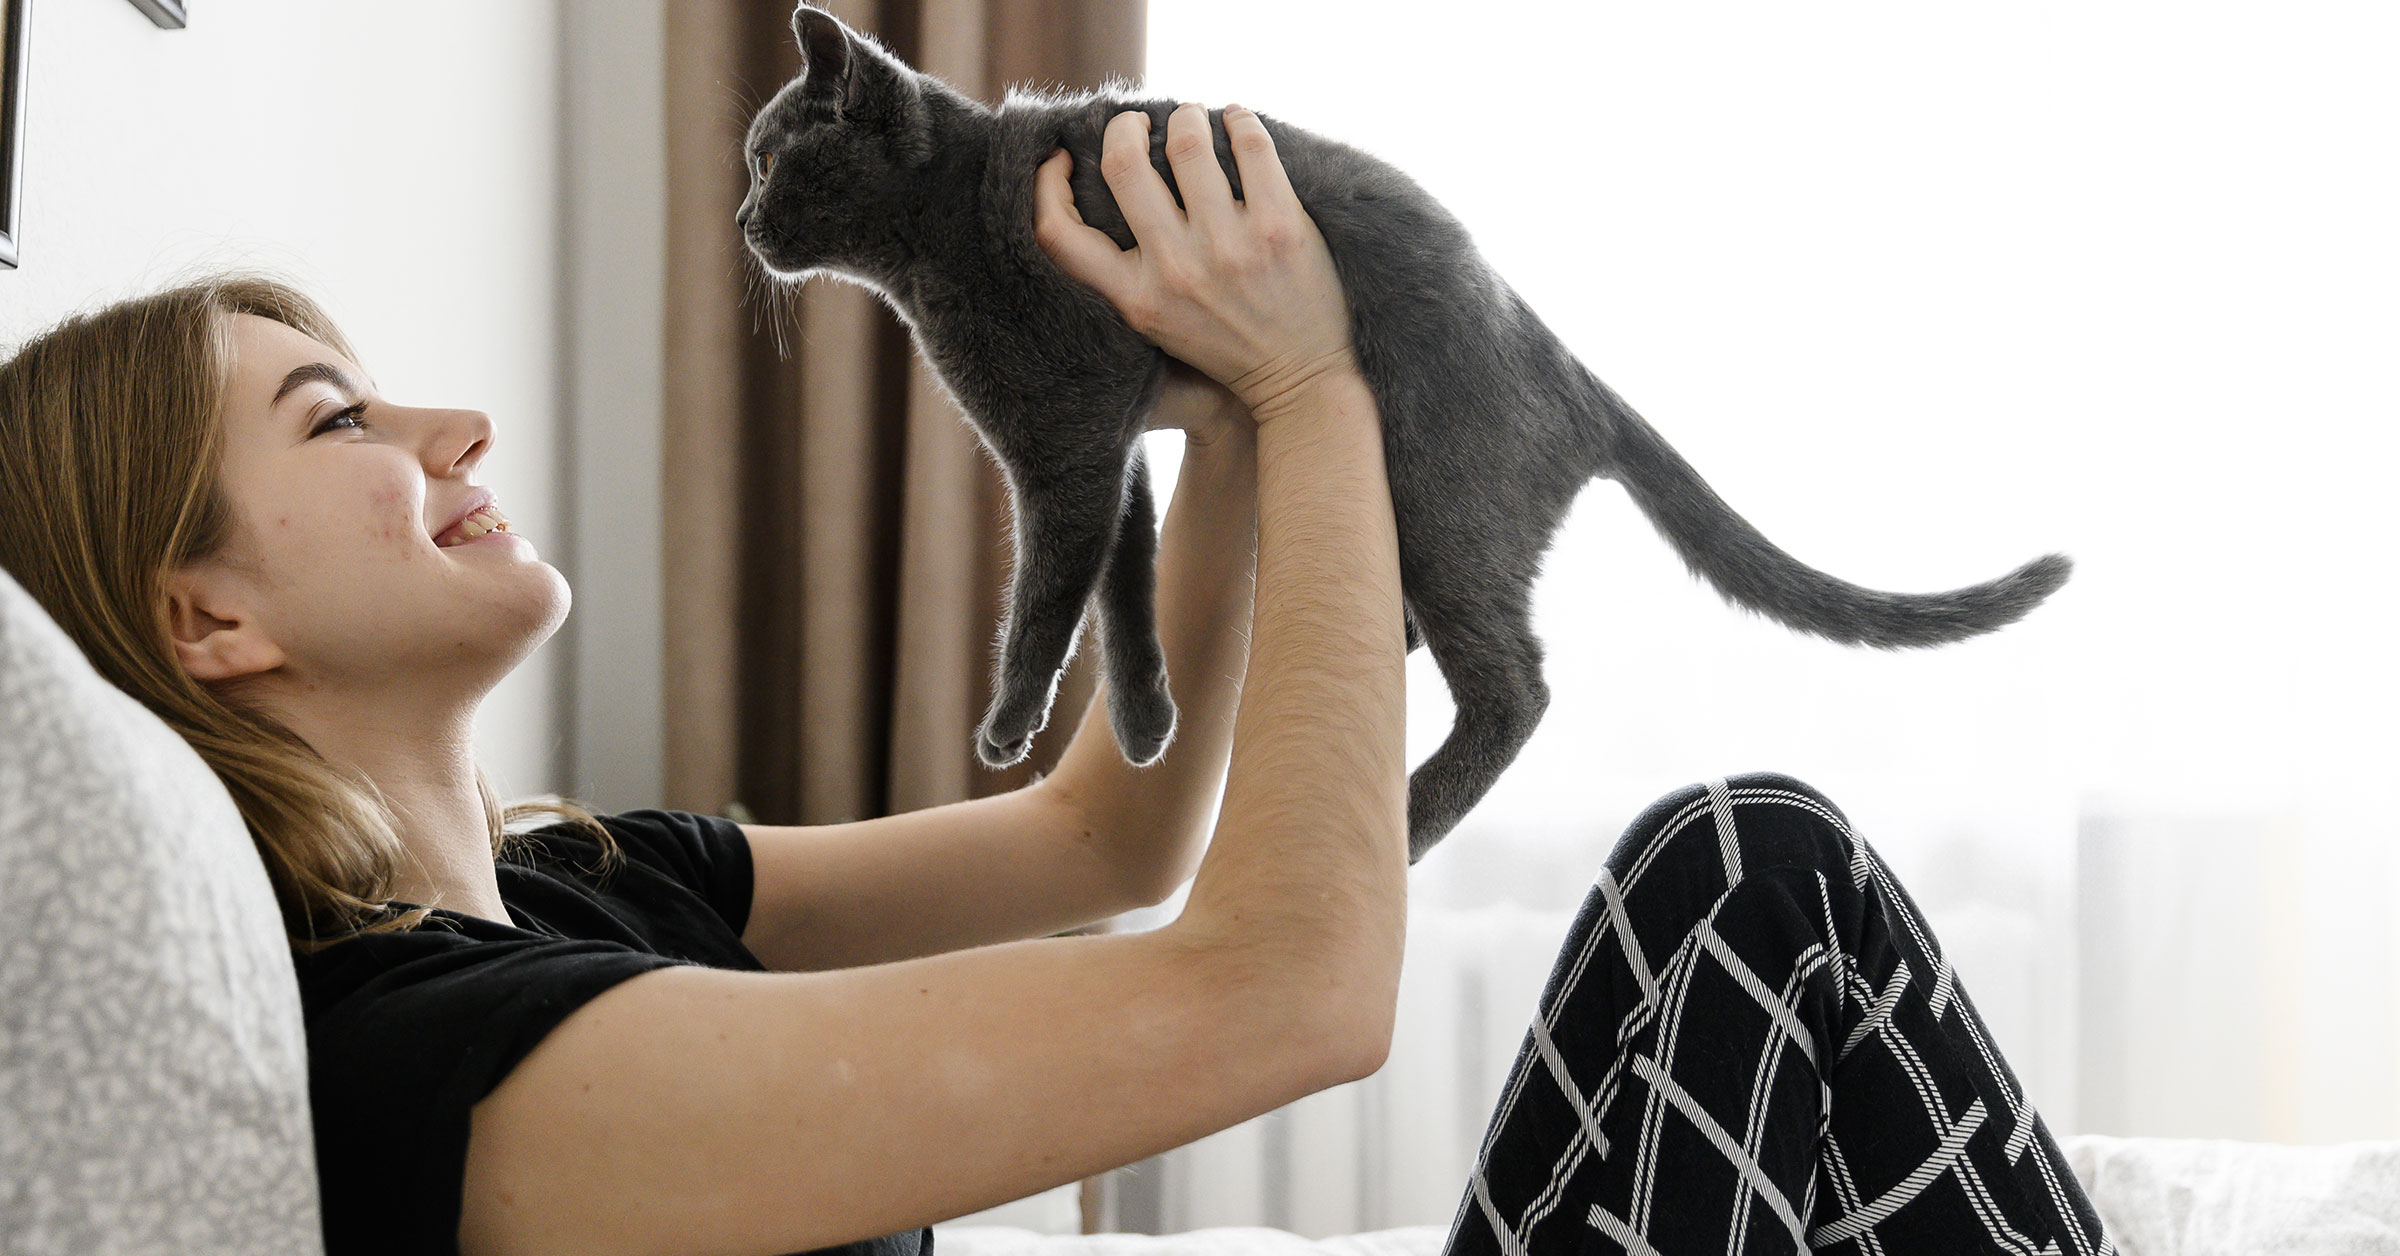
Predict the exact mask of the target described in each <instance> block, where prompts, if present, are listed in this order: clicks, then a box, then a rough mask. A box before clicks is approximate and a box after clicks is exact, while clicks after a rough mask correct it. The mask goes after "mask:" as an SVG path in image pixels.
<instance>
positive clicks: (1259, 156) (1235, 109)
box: [1175, 105, 1300, 210]
mask: <svg viewBox="0 0 2400 1256" xmlns="http://www.w3.org/2000/svg"><path fill="white" fill-rule="evenodd" d="M1225 138H1226V139H1227V140H1229V141H1231V143H1232V145H1233V166H1234V169H1236V170H1239V171H1241V172H1242V201H1243V203H1244V204H1246V205H1248V206H1249V207H1250V208H1251V209H1254V210H1255V209H1270V208H1271V209H1276V210H1282V209H1287V208H1297V207H1298V206H1299V204H1300V198H1299V197H1298V196H1297V195H1295V194H1294V193H1293V192H1292V183H1291V180H1289V179H1287V178H1285V177H1284V174H1283V163H1282V162H1281V161H1280V160H1278V159H1277V158H1276V156H1275V137H1274V136H1272V135H1269V134H1267V125H1266V124H1265V123H1263V122H1261V121H1259V120H1258V115H1257V114H1255V113H1252V112H1250V111H1249V110H1247V109H1244V108H1243V107H1241V106H1240V105H1227V106H1225ZM1175 177H1176V178H1177V179H1178V180H1180V179H1181V178H1182V177H1183V174H1182V172H1181V171H1180V170H1179V171H1177V172H1176V176H1175Z"/></svg>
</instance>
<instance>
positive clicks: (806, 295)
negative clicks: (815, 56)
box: [660, 0, 1145, 824]
mask: <svg viewBox="0 0 2400 1256" xmlns="http://www.w3.org/2000/svg"><path fill="white" fill-rule="evenodd" d="M825 7H827V8H829V9H831V10H832V11H833V12H834V13H835V14H836V15H837V16H839V17H840V18H841V19H842V20H843V21H844V22H847V23H849V24H850V25H851V26H852V27H853V28H854V29H858V30H863V31H867V32H870V33H872V34H873V35H875V36H876V38H878V39H880V40H882V41H883V42H884V44H885V45H886V46H887V47H889V48H891V49H892V50H893V51H894V52H895V53H897V54H898V55H899V56H900V57H901V58H902V59H904V60H906V61H907V62H908V63H909V64H911V65H913V66H916V67H917V68H918V69H920V70H923V71H925V72H927V73H929V74H933V75H936V76H938V77H940V78H942V79H943V80H945V81H947V82H948V83H949V84H950V85H951V86H953V87H955V88H957V89H959V90H960V91H962V92H965V93H966V94H968V95H970V96H974V97H976V98H978V99H981V100H983V101H985V102H986V103H988V104H997V103H998V100H999V97H1000V95H1001V93H1002V92H1003V91H1004V90H1005V89H1006V88H1007V87H1008V86H1009V85H1011V84H1016V83H1040V84H1046V85H1064V86H1067V87H1096V86H1099V85H1100V83H1101V82H1102V81H1103V80H1105V79H1107V78H1109V77H1112V76H1117V77H1125V78H1137V79H1138V78H1139V77H1140V75H1141V73H1142V47H1143V37H1144V29H1143V28H1144V19H1145V0H833V2H832V3H829V4H827V5H825ZM791 11H792V6H791V4H790V3H788V0H677V3H675V4H672V5H669V6H668V7H667V87H666V92H667V126H668V133H667V165H668V179H669V185H668V191H667V197H668V209H667V216H668V222H667V236H668V238H667V302H666V316H667V336H666V420H665V422H666V458H665V465H664V467H663V468H662V470H661V473H662V475H663V476H664V480H665V515H666V518H667V519H668V520H669V524H668V527H669V530H670V532H669V535H668V536H667V537H666V538H665V542H666V545H667V553H668V561H667V567H666V576H665V600H666V616H667V624H666V642H667V647H666V652H667V659H666V673H667V674H666V689H665V692H666V697H665V701H666V725H667V727H666V746H667V749H666V755H667V763H666V795H667V797H666V800H665V801H664V802H662V803H661V804H660V805H662V806H669V807H677V808H682V809H686V810H694V811H710V812H721V811H723V810H725V809H726V808H727V807H728V806H729V805H730V804H732V803H735V802H739V803H741V804H742V805H743V806H744V807H746V808H747V809H748V810H749V812H750V813H751V814H752V815H753V816H755V817H756V819H757V820H758V821H759V822H762V823H768V824H818V823H827V822H832V821H839V820H847V819H860V818H865V817H868V816H875V815H883V814H887V813H890V812H896V811H907V810H913V809H916V808H919V807H926V806H931V805H935V804H938V803H944V802H951V801H955V800H958V799H961V798H967V797H976V796H982V795H986V794H992V793H997V792H1001V791H1004V790H1008V789H1013V788H1015V787H1017V786H1018V785H1021V784H1023V783H1025V782H1026V781H1028V780H1031V779H1032V777H1033V773H1034V772H1036V771H1041V770H1047V768H1048V767H1049V766H1050V765H1051V764H1053V763H1055V762H1056V759H1057V756H1058V754H1059V752H1060V751H1061V750H1062V749H1063V748H1064V745H1065V742H1066V738H1067V735H1068V733H1069V731H1070V730H1071V729H1072V728H1073V726H1074V725H1075V723H1076V721H1077V720H1078V718H1079V717H1080V716H1081V714H1082V712H1083V709H1084V707H1085V705H1086V703H1087V702H1088V701H1089V700H1090V697H1091V691H1092V690H1091V687H1092V660H1093V655H1094V653H1095V651H1094V649H1093V642H1092V640H1091V639H1089V638H1088V637H1087V639H1086V640H1085V641H1084V643H1083V648H1082V649H1079V650H1078V651H1077V657H1076V662H1075V665H1074V667H1073V668H1072V669H1071V670H1070V672H1069V675H1068V677H1067V679H1066V681H1065V682H1064V683H1062V685H1061V687H1060V692H1059V697H1058V704H1057V706H1056V707H1054V708H1053V710H1052V713H1051V717H1050V726H1049V727H1048V728H1047V729H1046V730H1044V732H1043V733H1042V735H1041V736H1040V737H1039V738H1037V739H1036V740H1035V742H1034V747H1033V753H1032V755H1031V756H1030V758H1029V759H1028V760H1027V761H1025V762H1024V763H1020V764H1018V765H1017V766H1016V767H1014V768H1012V769H1009V770H1006V771H1001V772H993V771H990V770H988V769H985V768H984V767H982V766H981V765H980V764H979V763H977V762H976V760H975V755H974V750H973V737H974V730H975V726H976V724H977V722H978V721H979V720H981V719H982V716H983V710H984V706H985V704H986V702H987V701H988V699H989V695H990V674H989V673H990V664H991V657H992V646H993V642H994V640H995V635H996V633H997V625H998V616H999V610H1000V606H1001V594H1002V590H1003V587H1004V581H1005V579H1006V574H1007V571H1008V563H1009V561H1010V556H1009V554H1008V503H1007V493H1006V490H1005V489H1004V488H1003V487H1002V485H1001V481H1000V479H999V476H998V473H997V471H996V470H995V469H994V467H993V466H992V464H991V461H990V459H989V458H988V457H986V456H985V455H984V453H983V451H982V450H981V448H980V447H979V445H978V443H977V441H976V439H975V437H974V434H973V433H972V432H970V431H969V430H968V429H967V428H966V426H965V424H964V423H963V421H962V420H961V419H960V418H959V416H958V413H957V410H956V408H955V407H954V406H953V405H952V404H951V403H950V401H949V399H948V398H947V396H945V395H944V393H943V392H942V389H941V387H940V385H939V384H937V383H936V382H935V381H934V379H933V377H932V376H931V374H930V373H929V372H928V371H927V370H926V369H925V367H924V366H923V364H922V363H921V362H919V361H918V360H917V359H916V357H915V355H914V354H913V353H912V352H911V350H910V346H909V342H908V334H907V331H906V329H905V328H904V327H902V326H901V324H900V323H899V322H898V320H897V319H895V318H894V317H893V316H892V315H891V314H890V313H889V312H888V311H887V310H885V309H884V307H883V305H882V303H881V302H880V301H878V300H877V299H875V298H874V297H873V296H871V295H870V294H868V293H866V292H864V291H862V290H860V289H858V288H856V287H853V286H850V285H848V284H838V283H833V282H830V281H825V280H818V281H813V282H811V283H810V284H809V285H807V287H806V288H805V289H803V290H802V291H801V292H800V293H799V294H798V295H797V299H796V300H791V299H787V300H785V301H784V302H782V304H783V305H784V306H786V307H787V308H788V310H789V311H790V312H789V313H787V314H785V315H784V316H783V317H782V318H781V322H782V339H783V340H784V341H785V342H787V343H788V349H789V352H788V357H787V356H785V355H783V354H782V353H780V352H779V351H778V345H777V341H778V337H777V334H776V328H775V323H776V322H777V315H776V313H775V311H774V310H772V309H771V308H770V307H769V303H768V302H767V300H766V297H765V294H764V293H763V291H761V288H762V284H763V279H762V278H761V276H760V272H758V270H757V268H756V267H755V265H754V264H753V263H752V262H751V261H750V260H749V258H748V257H747V256H746V255H745V254H744V252H743V250H742V246H741V241H740V238H739V236H738V235H737V233H736V232H735V230H734V226H733V211H734V209H735V207H736V206H738V205H739V204H740V203H741V199H742V196H743V192H744V190H745V188H746V186H747V175H746V173H745V171H744V169H743V165H742V159H741V156H740V152H741V137H742V134H743V131H744V129H745V127H746V126H747V124H748V122H749V120H750V116H751V114H752V112H753V111H755V109H756V108H757V107H758V106H759V105H760V104H763V103H764V102H765V101H766V100H767V98H768V97H770V96H771V95H772V94H773V93H774V91H775V90H776V89H777V88H778V87H780V86H781V85H782V84H783V83H784V82H786V81H787V80H789V79H790V78H791V76H792V75H793V74H795V73H797V72H798V69H799V64H798V62H799V51H798V49H797V48H796V47H795V46H794V43H793V39H792V35H791V30H790V18H791Z"/></svg>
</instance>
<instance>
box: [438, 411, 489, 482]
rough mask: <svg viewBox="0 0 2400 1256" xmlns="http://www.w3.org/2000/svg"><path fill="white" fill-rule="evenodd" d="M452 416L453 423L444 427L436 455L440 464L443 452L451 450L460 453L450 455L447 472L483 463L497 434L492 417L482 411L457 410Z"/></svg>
mask: <svg viewBox="0 0 2400 1256" xmlns="http://www.w3.org/2000/svg"><path fill="white" fill-rule="evenodd" d="M452 414H453V418H452V419H451V421H450V422H449V423H446V424H444V425H443V426H442V433H443V437H444V439H443V442H442V444H441V445H440V446H439V448H438V449H437V453H436V461H437V462H438V461H440V460H441V453H442V451H447V450H451V449H456V450H457V451H458V452H457V453H455V454H453V455H450V457H449V459H448V461H449V466H448V467H445V468H444V469H445V470H448V469H450V468H456V467H471V466H473V465H475V463H477V462H479V461H481V460H482V458H483V456H484V455H485V454H487V453H490V452H491V448H492V439H493V437H494V435H495V434H496V433H495V432H494V430H493V427H492V419H491V416H490V415H487V414H485V413H484V412H483V411H481V410H457V411H453V412H452Z"/></svg>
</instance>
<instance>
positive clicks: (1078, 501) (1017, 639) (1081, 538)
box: [975, 452, 1125, 768]
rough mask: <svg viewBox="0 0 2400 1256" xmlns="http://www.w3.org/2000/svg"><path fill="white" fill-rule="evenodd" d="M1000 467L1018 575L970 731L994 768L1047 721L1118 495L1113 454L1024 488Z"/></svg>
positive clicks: (1019, 753)
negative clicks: (988, 693)
mask: <svg viewBox="0 0 2400 1256" xmlns="http://www.w3.org/2000/svg"><path fill="white" fill-rule="evenodd" d="M1007 469H1008V484H1009V498H1010V504H1011V512H1012V513H1013V514H1014V516H1015V519H1016V569H1015V571H1014V572H1013V573H1012V574H1011V576H1010V578H1009V610H1008V619H1007V621H1006V622H1005V623H1004V624H1002V626H1001V629H1000V666H999V671H998V674H997V675H996V676H995V677H994V678H993V685H992V704H991V707H990V708H989V709H988V710H987V711H985V713H984V717H983V724H982V726H981V727H980V728H978V729H977V730H976V733H975V755H976V757H977V758H979V759H981V760H982V761H983V764H984V766H986V767H992V768H1004V767H1007V766H1008V765H1010V764H1012V763H1015V762H1016V761H1018V760H1019V759H1022V758H1024V757H1025V752H1026V751H1027V750H1028V749H1030V748H1031V747H1032V744H1033V735H1034V734H1035V733H1038V732H1040V731H1042V727H1043V726H1044V725H1045V724H1047V723H1048V722H1049V718H1050V706H1051V703H1052V701H1053V700H1055V699H1056V698H1057V696H1058V679H1059V674H1060V673H1061V672H1062V671H1063V670H1064V669H1065V667H1066V664H1067V656H1068V655H1069V653H1071V652H1072V651H1073V649H1074V648H1075V636H1076V634H1077V632H1079V631H1080V630H1081V629H1082V627H1083V610H1084V604H1085V602H1086V601H1088V600H1089V599H1090V597H1091V595H1092V589H1093V586H1095V585H1096V584H1098V583H1099V581H1100V571H1101V567H1102V566H1103V565H1104V564H1105V563H1106V561H1107V559H1108V549H1109V539H1110V536H1111V534H1112V533H1113V531H1114V530H1115V526H1116V521H1117V517H1118V514H1119V511H1120V508H1121V504H1122V499H1123V496H1124V491H1125V466H1124V461H1123V455H1122V454H1121V453H1115V452H1112V453H1111V455H1110V456H1109V457H1107V458H1102V459H1094V460H1093V461H1091V462H1089V463H1080V462H1079V463H1075V464H1069V465H1058V464H1052V465H1048V466H1044V467H1042V468H1040V470H1039V472H1038V474H1039V475H1040V476H1041V479H1040V482H1039V483H1038V484H1032V485H1029V484H1026V483H1024V482H1022V477H1023V476H1024V475H1025V474H1026V473H1025V472H1021V471H1019V470H1018V469H1017V468H1016V467H1014V466H1009V467H1008V468H1007Z"/></svg>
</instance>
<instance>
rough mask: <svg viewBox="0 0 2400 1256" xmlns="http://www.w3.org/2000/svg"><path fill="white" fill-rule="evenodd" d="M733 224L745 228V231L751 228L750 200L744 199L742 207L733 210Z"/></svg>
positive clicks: (738, 227)
mask: <svg viewBox="0 0 2400 1256" xmlns="http://www.w3.org/2000/svg"><path fill="white" fill-rule="evenodd" d="M733 225H734V226H735V227H736V228H737V229H740V230H745V231H746V230H748V229H749V227H750V202H748V201H743V202H742V207H741V208H740V209H737V210H735V211H733Z"/></svg>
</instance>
